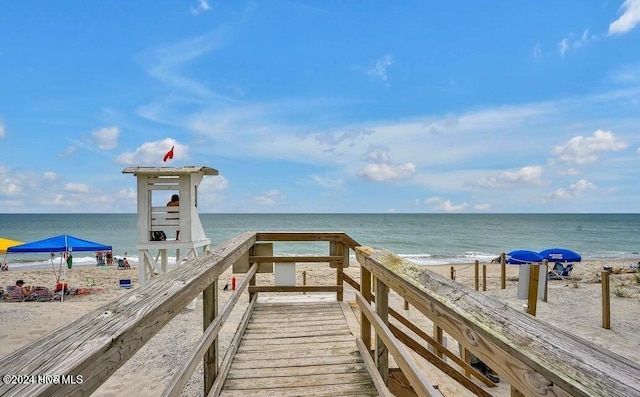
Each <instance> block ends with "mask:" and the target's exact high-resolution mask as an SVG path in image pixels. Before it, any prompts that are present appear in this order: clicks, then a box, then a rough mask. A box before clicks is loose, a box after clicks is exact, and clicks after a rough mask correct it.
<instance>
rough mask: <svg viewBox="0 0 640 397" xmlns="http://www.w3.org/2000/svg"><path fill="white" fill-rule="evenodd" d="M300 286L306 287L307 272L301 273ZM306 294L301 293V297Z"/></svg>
mask: <svg viewBox="0 0 640 397" xmlns="http://www.w3.org/2000/svg"><path fill="white" fill-rule="evenodd" d="M302 285H307V271H306V270H303V271H302ZM306 294H307V293H306V292H303V293H302V295H306Z"/></svg>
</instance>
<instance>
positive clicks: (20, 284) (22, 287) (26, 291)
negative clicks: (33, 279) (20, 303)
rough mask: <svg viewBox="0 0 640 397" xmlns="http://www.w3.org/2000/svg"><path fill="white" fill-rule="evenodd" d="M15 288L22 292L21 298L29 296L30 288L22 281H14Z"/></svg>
mask: <svg viewBox="0 0 640 397" xmlns="http://www.w3.org/2000/svg"><path fill="white" fill-rule="evenodd" d="M16 286H18V287H20V290H21V291H22V296H29V295H31V287H30V286H28V285H25V284H24V280H18V281H16Z"/></svg>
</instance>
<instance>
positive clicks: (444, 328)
mask: <svg viewBox="0 0 640 397" xmlns="http://www.w3.org/2000/svg"><path fill="white" fill-rule="evenodd" d="M283 241H305V242H317V241H321V242H328V244H329V252H328V255H318V256H298V257H288V256H287V257H283V256H274V255H273V254H265V253H264V251H263V250H262V249H258V247H259V246H260V244H263V243H265V242H270V243H278V242H283ZM350 251H354V252H355V253H356V258H357V260H358V262H359V263H360V265H361V272H360V273H361V278H360V283H358V282H357V281H355V280H353V279H352V278H351V277H349V276H348V275H347V274H345V273H344V271H343V270H344V267H346V266H347V264H348V260H349V253H350ZM270 262H280V263H290V262H301V263H303V262H321V263H322V262H324V263H327V262H328V263H329V264H330V266H331V267H332V268H335V270H336V278H335V283H329V284H327V285H320V286H318V285H314V286H305V285H302V286H300V285H296V286H286V287H285V286H273V285H268V286H264V285H263V286H260V285H256V273H260V272H261V266H262V265H263V264H265V263H270ZM244 263H246V266H245V267H244V268H243V266H244V265H243V264H244ZM233 264H236V265H238V264H240V265H239V267H240V268H243V270H242V272H243V273H246V275H245V277H244V278H243V279H242V281H241V282H240V284H239V285H238V286H237V289H236V291H235V292H234V293H233V294H232V295H231V296H230V297H229V298H228V300H227V301H226V303H225V305H224V306H223V307H222V309H221V310H218V302H219V299H218V277H219V276H220V275H221V274H222V273H223V272H224V271H225V270H227V269H229V268H230V267H231V266H232V265H233ZM372 280H373V281H372ZM345 282H346V283H347V284H348V285H351V286H353V287H354V288H355V289H356V290H357V292H355V297H356V302H357V305H358V308H359V310H360V313H361V321H360V327H361V328H360V336H359V337H357V338H356V340H357V343H358V346H359V348H360V350H361V352H362V355H363V357H364V358H365V363H367V364H369V365H373V366H375V368H374V372H377V374H378V375H379V376H373V380H374V383H375V384H376V387H377V388H378V390H379V391H380V392H381V395H388V394H389V390H387V385H390V384H392V383H393V380H392V379H391V378H394V379H395V374H397V372H398V371H400V372H401V374H402V376H403V377H404V379H405V380H406V381H407V382H408V383H409V385H410V386H409V390H407V393H414V394H416V395H419V396H435V395H439V394H437V391H436V390H435V387H434V386H433V385H432V384H431V383H430V381H429V380H428V379H426V377H425V376H424V374H423V373H422V372H421V371H420V368H419V367H418V366H416V363H415V362H414V360H413V357H412V355H411V354H410V353H409V352H410V351H411V352H413V353H414V354H416V355H418V356H421V357H423V358H425V359H426V360H427V361H429V362H430V363H431V364H433V365H435V366H436V367H437V368H439V369H440V370H442V371H443V372H444V373H445V374H447V375H449V376H450V377H451V378H452V379H453V380H455V381H457V382H458V383H460V384H462V385H463V386H464V387H466V388H467V389H469V390H471V391H472V392H473V393H475V394H476V395H480V396H489V395H490V394H489V393H487V392H486V391H485V390H484V389H482V387H481V386H478V385H477V384H476V383H475V382H473V381H472V380H471V379H470V378H469V377H467V376H465V374H467V375H469V376H473V377H474V378H476V379H477V380H479V381H480V382H481V383H482V384H484V385H487V386H492V385H493V384H492V383H491V382H490V381H489V380H488V379H486V378H485V377H484V376H482V374H480V373H479V372H478V371H476V370H475V369H474V368H473V367H471V366H470V365H469V364H468V363H467V362H465V361H464V360H463V359H461V358H460V357H459V356H458V355H456V354H455V353H452V352H451V351H449V350H448V349H447V348H446V347H445V346H444V345H443V343H442V341H443V339H442V335H443V332H446V333H447V334H448V335H449V336H450V337H452V338H454V339H456V340H457V341H459V343H460V344H461V345H462V346H463V347H464V349H467V350H468V351H470V352H472V353H473V354H474V355H476V356H478V357H479V358H481V359H482V360H483V361H485V362H486V363H487V364H488V365H489V366H491V368H493V369H494V370H495V371H497V372H498V373H499V374H500V375H501V377H502V378H503V379H505V380H506V381H508V382H509V383H511V384H512V385H513V386H514V387H515V389H517V390H518V392H520V393H522V394H524V395H527V396H550V395H552V396H632V395H633V396H635V395H640V380H639V379H640V367H639V365H638V364H637V363H634V362H631V361H630V360H627V359H624V358H622V357H620V356H618V355H616V354H613V353H611V352H609V351H607V350H604V349H601V348H598V347H596V346H593V345H592V344H590V343H588V342H587V341H584V340H582V339H580V338H577V337H575V336H573V335H570V334H568V333H565V332H563V331H561V330H559V329H556V328H554V327H551V326H549V325H546V324H544V323H542V322H540V321H538V320H537V319H535V318H534V317H532V316H529V315H527V314H525V313H522V312H520V311H516V310H513V309H510V308H509V307H508V306H506V305H505V304H503V303H500V302H499V301H497V300H494V299H492V298H490V297H487V296H484V295H482V294H481V293H480V292H477V291H474V290H473V289H470V288H466V287H464V286H462V285H460V284H457V283H455V282H453V281H451V280H448V279H447V278H445V277H441V276H439V275H437V274H435V273H432V272H430V271H429V270H428V269H427V268H425V267H420V266H416V265H414V264H412V263H410V262H408V261H405V260H403V259H402V258H399V257H397V256H395V255H393V254H391V253H388V252H384V251H376V250H373V249H370V248H365V247H360V246H359V245H358V243H357V242H355V241H354V240H353V239H351V238H350V237H349V236H347V235H346V234H344V233H342V232H247V233H244V234H241V235H239V236H237V237H235V238H233V239H231V240H229V241H227V242H226V243H223V244H221V245H219V246H217V247H216V248H214V249H213V250H211V251H208V252H207V253H205V254H203V255H201V256H199V257H196V258H194V259H191V260H189V261H187V262H186V263H184V264H183V265H181V266H179V267H177V268H176V269H174V270H172V271H171V272H169V273H166V274H163V275H161V276H159V277H156V278H154V279H153V280H151V281H149V282H148V283H147V284H145V285H142V286H140V287H139V288H137V289H136V290H133V291H131V292H130V293H128V294H126V295H123V296H121V297H119V298H117V299H115V300H114V301H113V302H111V303H109V304H107V305H105V306H103V307H102V308H100V309H98V310H97V311H95V312H94V313H90V314H88V315H85V316H84V317H82V318H80V319H78V320H76V321H75V322H73V323H71V324H69V325H68V326H66V327H65V328H64V329H61V330H58V331H57V332H56V333H53V334H49V335H46V336H45V337H43V338H42V339H39V340H38V341H36V342H34V343H32V344H30V345H28V346H25V347H23V348H21V349H19V350H17V351H16V352H14V353H12V354H9V355H8V356H6V357H4V358H3V359H2V361H0V374H21V375H29V374H33V375H37V374H46V373H56V374H72V375H82V376H83V379H84V381H83V382H82V384H37V383H31V384H22V385H7V384H2V385H0V395H9V396H11V395H16V396H17V395H52V396H53V395H60V396H62V395H64V396H73V395H76V396H84V395H89V394H90V393H91V392H93V391H94V390H96V389H97V388H98V387H99V386H100V385H101V384H102V383H103V382H104V381H105V380H107V379H108V378H109V377H110V376H111V375H112V374H113V373H114V372H115V371H116V370H117V369H118V368H119V367H120V366H121V365H122V364H124V363H125V362H126V361H127V360H128V359H129V358H131V357H132V356H133V355H134V354H135V353H136V351H137V350H139V349H140V348H141V347H142V346H144V344H145V343H147V342H148V341H149V340H150V339H151V338H152V337H153V335H155V334H156V333H157V332H158V331H159V330H160V329H162V328H163V327H164V326H165V325H166V324H167V323H168V322H169V321H170V320H171V319H172V318H173V317H174V316H175V315H176V314H177V313H179V312H180V310H181V309H182V308H184V307H185V306H186V305H187V304H189V303H190V302H192V301H193V299H195V298H196V297H197V296H198V294H200V293H201V292H202V293H203V311H204V313H203V314H204V331H203V335H202V337H201V339H200V340H199V341H198V343H197V344H196V345H195V346H194V348H193V350H192V352H191V353H189V355H188V357H187V358H186V359H185V362H184V364H183V365H182V366H181V367H180V369H179V370H178V372H177V373H176V374H175V376H174V377H173V378H172V379H171V380H170V382H169V385H168V387H167V388H166V390H165V392H164V395H165V396H177V395H180V393H181V392H182V389H183V388H184V386H185V384H186V383H187V381H188V380H189V379H190V377H191V376H192V374H193V372H194V370H195V368H196V367H197V365H198V363H199V362H204V385H205V386H204V387H205V394H208V395H217V393H219V391H220V390H221V388H222V383H223V381H224V379H225V377H226V374H227V372H228V370H229V368H230V365H231V360H232V358H233V356H234V355H235V352H236V349H237V347H238V345H239V342H240V338H241V337H242V335H243V333H244V330H245V327H246V325H247V323H248V321H249V318H250V317H251V313H252V310H253V308H254V306H255V303H256V299H257V295H258V293H265V292H303V293H304V292H317V291H323V292H332V293H335V294H336V299H337V300H339V301H340V300H342V299H343V298H344V295H343V294H344V283H345ZM390 291H395V292H396V293H397V294H399V295H400V296H401V297H402V298H403V299H404V300H405V302H407V303H409V304H411V305H412V306H413V307H415V308H416V309H417V310H418V311H419V312H420V313H422V314H424V315H425V316H426V317H428V318H429V319H431V321H432V322H433V324H434V329H433V332H432V335H429V334H428V332H426V330H424V329H421V328H420V327H418V326H416V325H415V323H414V322H412V321H410V320H409V319H407V318H405V317H403V316H402V315H400V314H399V312H398V311H396V310H394V309H393V308H392V307H391V306H390V304H389V293H390ZM244 293H248V295H249V297H250V298H249V305H248V306H247V308H246V310H245V312H244V315H243V319H242V321H241V322H240V325H239V326H238V328H237V330H236V333H235V336H234V338H233V340H232V342H231V343H230V345H229V346H228V347H227V349H226V353H225V355H224V357H223V358H222V360H219V352H220V349H219V346H218V333H219V331H220V329H221V327H222V325H223V324H224V323H225V321H226V320H227V319H228V317H229V315H230V313H231V311H232V310H233V308H234V307H236V305H237V302H238V301H239V299H240V298H241V295H243V294H244ZM390 318H391V319H394V320H393V322H391V321H390ZM401 327H404V329H406V330H408V331H403V330H402V329H401ZM409 333H412V334H413V335H414V336H410V335H409ZM414 337H418V338H421V339H423V341H417V340H415V339H414ZM425 341H426V344H428V345H430V346H431V347H432V349H431V350H429V349H427V348H426V347H425V343H424V342H425ZM389 354H391V355H392V356H393V358H394V361H395V362H396V363H397V364H398V366H399V368H398V369H394V368H389V357H388V355H389ZM444 356H446V357H447V358H449V359H450V360H451V361H452V362H453V363H454V364H456V366H455V367H454V366H452V365H450V364H448V363H446V362H445V361H444V360H443V359H442V358H443V357H444ZM32 357H38V360H33V359H32ZM391 390H392V391H393V388H391Z"/></svg>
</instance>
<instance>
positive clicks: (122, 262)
mask: <svg viewBox="0 0 640 397" xmlns="http://www.w3.org/2000/svg"><path fill="white" fill-rule="evenodd" d="M120 269H131V266H130V265H129V261H127V258H124V259H118V270H120Z"/></svg>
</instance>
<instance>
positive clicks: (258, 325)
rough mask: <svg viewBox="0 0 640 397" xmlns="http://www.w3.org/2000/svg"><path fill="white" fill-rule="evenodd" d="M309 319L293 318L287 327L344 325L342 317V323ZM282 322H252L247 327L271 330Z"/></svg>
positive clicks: (278, 327)
mask: <svg viewBox="0 0 640 397" xmlns="http://www.w3.org/2000/svg"><path fill="white" fill-rule="evenodd" d="M308 320H309V321H306V322H303V321H296V320H294V319H292V320H291V322H290V323H288V325H287V329H295V328H304V327H307V328H308V327H331V326H342V325H344V319H342V324H341V323H340V319H335V320H333V319H332V320H322V319H318V318H313V317H309V318H308ZM282 324H283V323H282V322H274V323H271V324H269V323H252V324H249V326H248V327H247V329H250V330H252V331H257V332H259V331H261V330H265V331H272V330H274V329H282Z"/></svg>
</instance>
